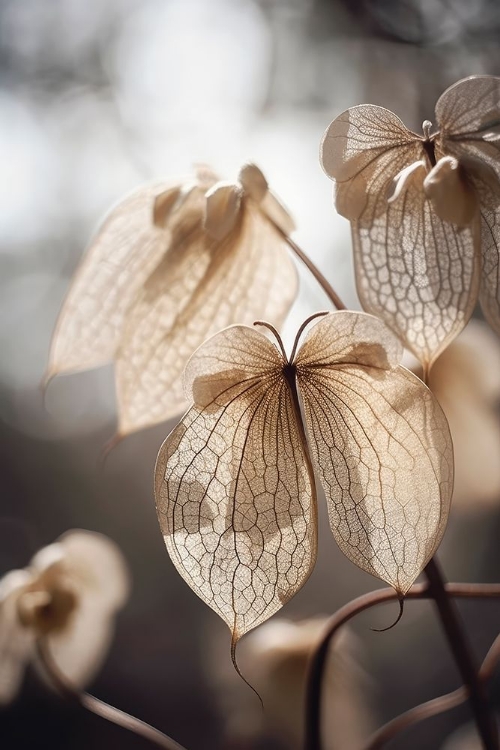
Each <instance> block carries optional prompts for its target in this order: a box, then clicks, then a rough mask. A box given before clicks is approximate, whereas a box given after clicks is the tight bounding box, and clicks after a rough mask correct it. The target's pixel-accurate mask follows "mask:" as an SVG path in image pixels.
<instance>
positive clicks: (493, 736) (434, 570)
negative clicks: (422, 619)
mask: <svg viewBox="0 0 500 750" xmlns="http://www.w3.org/2000/svg"><path fill="white" fill-rule="evenodd" d="M424 573H425V575H426V577H427V580H428V582H429V591H430V593H431V596H432V598H433V599H434V602H435V604H436V608H437V610H438V612H439V617H440V619H441V624H442V626H443V630H444V632H445V634H446V637H447V639H448V644H449V646H450V649H451V652H452V654H453V656H454V659H455V662H456V665H457V667H458V670H459V672H460V675H461V677H462V681H463V683H464V685H465V687H466V688H467V691H468V693H469V701H470V706H471V709H472V713H473V714H474V718H475V721H476V724H477V730H478V732H479V736H480V737H481V740H482V742H483V746H484V748H485V750H499V745H498V732H497V727H496V723H495V720H494V717H493V713H492V711H491V708H490V705H489V702H488V696H487V695H486V691H485V689H484V685H483V684H482V682H481V681H480V679H479V676H478V666H477V664H476V659H475V657H474V654H473V652H472V648H471V645H470V643H469V640H468V639H467V636H466V634H465V630H464V628H463V625H462V622H461V619H460V615H459V613H458V611H457V608H456V606H455V603H454V602H452V601H451V599H450V597H449V596H448V593H447V591H446V588H445V581H444V577H443V574H442V572H441V569H440V567H439V563H438V562H437V558H436V557H434V558H433V559H432V560H430V562H428V563H427V566H426V568H425V570H424Z"/></svg>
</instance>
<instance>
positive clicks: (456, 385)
mask: <svg viewBox="0 0 500 750" xmlns="http://www.w3.org/2000/svg"><path fill="white" fill-rule="evenodd" d="M429 387H430V388H431V390H432V392H433V393H434V395H435V396H436V398H437V399H438V401H439V403H440V405H441V406H442V408H443V411H444V413H445V414H446V417H447V419H448V422H449V425H450V430H451V435H452V438H453V447H454V453H455V467H456V469H455V489H454V491H453V503H452V508H453V512H456V511H461V512H468V513H475V512H478V511H481V510H483V509H484V508H488V507H493V506H495V505H498V503H499V500H500V462H499V460H498V456H500V420H499V418H498V403H499V402H500V342H499V341H498V337H497V336H496V335H495V334H494V333H493V332H492V331H490V330H489V328H488V327H487V326H486V325H485V324H484V323H481V322H479V321H477V320H471V321H470V322H469V325H468V326H467V327H466V328H465V330H464V331H463V332H462V333H461V334H460V336H458V337H457V339H455V341H453V342H452V344H451V345H450V346H449V347H448V348H447V349H446V351H444V352H443V353H442V355H441V356H440V357H439V359H438V360H437V361H436V363H435V364H434V367H433V368H432V371H431V374H430V379H429Z"/></svg>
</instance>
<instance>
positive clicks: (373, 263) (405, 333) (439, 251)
mask: <svg viewBox="0 0 500 750" xmlns="http://www.w3.org/2000/svg"><path fill="white" fill-rule="evenodd" d="M424 179H425V170H424V169H423V168H422V169H418V170H415V171H414V172H412V173H411V175H410V176H409V177H408V179H407V181H406V185H405V190H404V191H403V192H402V193H401V194H400V196H399V198H397V199H396V200H394V201H392V202H391V203H389V204H388V205H387V209H386V210H385V212H383V213H379V214H377V212H375V213H370V211H369V210H366V211H365V212H364V213H363V216H362V218H361V219H359V220H358V221H355V222H352V238H353V247H354V257H355V271H356V285H357V290H358V294H359V297H360V300H361V304H362V306H363V309H364V310H366V311H367V312H371V313H373V314H374V315H378V316H380V317H381V318H382V319H383V320H384V322H385V323H386V324H387V325H388V326H389V327H390V328H391V329H392V330H393V331H394V332H395V333H396V334H397V335H398V336H399V337H400V338H401V340H402V341H403V343H404V344H405V345H406V346H407V347H408V348H409V349H410V350H411V351H412V352H413V353H414V354H415V355H416V356H417V357H418V358H419V359H420V361H421V362H422V363H423V364H425V365H427V366H430V365H431V364H432V362H433V361H434V360H435V359H436V357H437V356H438V355H439V353H440V352H441V351H443V349H445V348H446V346H447V345H448V344H449V342H450V341H451V340H452V339H453V338H454V337H455V336H456V335H457V334H458V333H459V332H460V331H461V330H462V329H463V327H464V326H465V324H466V323H467V321H468V319H469V317H470V315H471V314H472V311H473V309H474V305H475V303H476V299H477V294H478V286H479V275H480V251H481V248H480V231H479V218H477V220H476V221H473V222H472V223H471V224H470V225H468V226H465V227H457V226H456V225H454V224H451V223H450V222H448V221H444V220H442V219H441V218H440V217H439V216H438V215H437V214H436V212H435V210H434V209H433V205H432V203H431V201H430V200H428V199H427V198H426V196H425V192H424V188H423V182H424Z"/></svg>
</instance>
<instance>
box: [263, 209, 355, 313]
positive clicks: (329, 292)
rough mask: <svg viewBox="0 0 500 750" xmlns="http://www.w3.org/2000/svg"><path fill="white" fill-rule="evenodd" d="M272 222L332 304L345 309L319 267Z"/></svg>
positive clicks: (339, 308)
mask: <svg viewBox="0 0 500 750" xmlns="http://www.w3.org/2000/svg"><path fill="white" fill-rule="evenodd" d="M272 224H273V226H274V228H275V229H276V231H277V232H278V233H279V234H280V235H281V236H282V237H283V239H284V240H285V242H286V243H287V244H288V246H289V247H290V249H291V250H292V252H293V253H294V254H295V255H296V256H297V258H299V260H300V261H301V262H302V263H303V264H304V265H305V267H306V268H307V270H308V271H310V272H311V273H312V275H313V276H314V278H315V279H316V281H317V282H318V284H319V285H320V287H321V288H322V289H323V291H324V293H325V294H326V296H327V297H328V299H329V300H330V302H331V303H332V304H333V306H334V307H335V308H336V309H337V310H346V309H347V308H346V306H345V305H344V303H343V302H342V300H341V299H340V297H339V295H338V294H337V292H336V291H335V289H334V288H333V286H332V285H331V284H330V282H329V281H328V280H327V279H326V278H325V277H324V276H323V274H322V273H321V271H320V270H319V268H317V267H316V266H315V265H314V263H313V262H312V260H310V258H309V257H308V256H307V255H306V254H305V252H304V251H303V250H302V249H301V248H300V247H299V246H298V245H297V243H296V242H294V240H292V238H291V237H289V236H288V234H286V232H284V231H283V230H282V229H281V228H280V227H279V226H278V225H277V224H275V223H274V221H273V222H272Z"/></svg>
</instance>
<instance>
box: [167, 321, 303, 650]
mask: <svg viewBox="0 0 500 750" xmlns="http://www.w3.org/2000/svg"><path fill="white" fill-rule="evenodd" d="M283 366H284V360H283V358H282V357H281V356H280V354H279V352H278V350H277V349H276V348H275V347H274V345H273V344H271V343H270V342H269V341H268V340H267V338H266V337H265V336H264V335H263V334H261V333H259V332H258V331H256V330H255V329H250V328H245V327H243V326H234V327H232V328H229V329H227V330H225V331H223V332H221V333H220V334H217V335H216V336H214V337H213V338H212V339H210V340H209V341H208V342H207V343H206V344H204V345H203V346H202V347H201V348H200V349H199V350H198V352H197V353H196V354H195V355H194V357H193V358H192V360H191V362H190V365H189V368H188V374H187V384H188V385H191V387H192V390H193V394H194V397H195V405H194V406H192V408H191V409H190V410H189V411H188V412H187V413H186V415H185V416H184V417H183V419H182V420H181V422H180V423H179V425H178V426H177V427H176V428H175V429H174V431H173V432H172V433H171V434H170V435H169V436H168V438H167V439H166V441H165V442H164V444H163V446H162V448H161V450H160V453H159V456H158V460H157V465H156V478H155V488H156V502H157V509H158V518H159V522H160V526H161V529H162V531H163V534H164V538H165V543H166V546H167V549H168V552H169V554H170V557H171V559H172V561H173V563H174V565H175V566H176V568H177V570H178V571H179V573H180V575H181V576H182V577H183V578H184V580H185V581H186V582H187V583H188V584H189V586H190V587H191V588H192V589H193V590H194V591H195V593H196V594H198V596H199V597H200V598H201V599H202V600H203V601H204V602H206V603H207V604H208V605H209V606H210V607H211V608H212V609H213V610H215V612H217V613H218V614H219V615H220V617H222V619H223V620H224V621H225V622H226V623H227V624H228V626H229V628H230V629H231V632H232V635H233V644H234V643H236V641H237V640H238V639H239V638H240V637H241V636H242V635H243V634H244V633H246V632H247V631H248V630H250V629H251V628H253V627H255V626H257V625H259V624H260V623H262V622H264V621H265V620H267V619H268V618H269V617H270V616H271V615H272V614H274V613H275V612H276V611H278V610H279V609H280V608H281V607H282V606H283V604H285V603H286V602H287V601H288V600H289V599H291V597H292V596H293V595H294V594H295V593H296V592H297V591H298V590H299V589H300V587H301V586H302V585H303V583H304V582H305V581H306V579H307V578H308V576H309V574H310V572H311V570H312V568H313V565H314V561H315V557H316V539H317V530H316V505H315V490H314V480H313V476H312V473H311V469H310V464H309V459H308V456H307V451H306V447H305V443H304V435H303V430H302V425H301V422H300V417H299V414H298V411H297V406H296V404H295V403H294V401H293V398H292V395H291V391H290V388H289V385H288V384H287V382H286V380H285V378H284V377H283V372H282V370H283ZM211 398H212V400H210V399H211Z"/></svg>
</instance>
